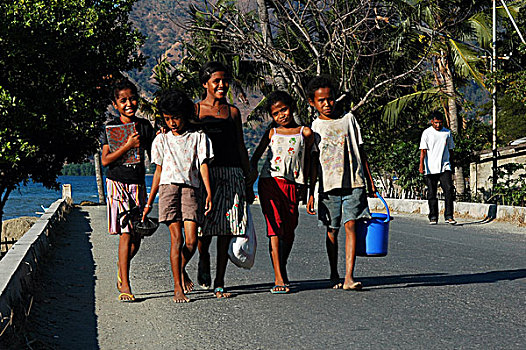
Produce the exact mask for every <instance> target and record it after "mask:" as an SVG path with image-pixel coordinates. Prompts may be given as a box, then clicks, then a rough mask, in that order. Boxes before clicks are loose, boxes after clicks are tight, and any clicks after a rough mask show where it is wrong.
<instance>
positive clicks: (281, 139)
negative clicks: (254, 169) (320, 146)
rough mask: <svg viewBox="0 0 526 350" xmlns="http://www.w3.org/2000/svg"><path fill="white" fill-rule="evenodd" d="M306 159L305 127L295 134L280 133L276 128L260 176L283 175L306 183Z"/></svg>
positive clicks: (290, 179)
mask: <svg viewBox="0 0 526 350" xmlns="http://www.w3.org/2000/svg"><path fill="white" fill-rule="evenodd" d="M304 159H305V140H304V139H303V127H301V129H300V131H299V133H297V134H293V135H285V134H278V131H277V130H276V128H274V134H273V135H272V138H271V139H270V144H269V147H268V153H267V159H266V160H265V163H264V164H263V168H261V174H260V177H261V178H268V177H282V178H285V179H287V180H289V181H292V182H295V183H297V184H305V179H304V169H303V168H304V166H305V162H304Z"/></svg>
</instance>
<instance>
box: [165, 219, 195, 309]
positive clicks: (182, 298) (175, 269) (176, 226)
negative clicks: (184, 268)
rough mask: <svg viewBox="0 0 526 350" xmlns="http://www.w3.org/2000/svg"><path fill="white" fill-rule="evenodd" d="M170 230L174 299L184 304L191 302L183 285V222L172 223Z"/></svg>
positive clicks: (169, 226)
mask: <svg viewBox="0 0 526 350" xmlns="http://www.w3.org/2000/svg"><path fill="white" fill-rule="evenodd" d="M168 228H169V230H170V239H171V245H170V263H171V265H172V274H173V278H174V297H173V300H174V301H175V302H176V303H184V302H188V301H190V299H188V298H187V297H186V295H184V291H183V286H182V284H181V260H182V248H183V232H182V223H181V221H172V222H171V223H170V224H169V225H168Z"/></svg>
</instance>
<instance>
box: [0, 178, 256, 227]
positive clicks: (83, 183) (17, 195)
mask: <svg viewBox="0 0 526 350" xmlns="http://www.w3.org/2000/svg"><path fill="white" fill-rule="evenodd" d="M152 180H153V176H152V175H146V189H147V191H148V193H150V189H151V186H152ZM57 182H58V183H59V184H60V186H62V185H63V184H70V185H71V192H72V196H73V202H74V203H76V204H79V203H80V202H82V201H92V202H96V203H98V202H99V196H98V192H97V180H96V177H95V176H59V177H58V179H57ZM104 183H106V181H105V180H104ZM254 190H255V191H256V193H257V182H256V183H255V184H254ZM104 191H106V189H104ZM61 197H62V189H61V188H60V189H59V190H53V189H47V188H45V187H44V186H42V184H39V183H34V182H32V181H29V182H28V183H27V184H26V185H23V184H20V186H19V188H18V189H16V190H14V191H13V192H11V194H10V195H9V199H8V200H7V203H6V206H5V208H4V215H3V218H2V220H8V219H12V218H17V217H20V216H40V215H41V214H42V212H44V208H48V207H49V206H50V205H51V204H52V203H53V202H55V201H56V200H57V199H60V198H61Z"/></svg>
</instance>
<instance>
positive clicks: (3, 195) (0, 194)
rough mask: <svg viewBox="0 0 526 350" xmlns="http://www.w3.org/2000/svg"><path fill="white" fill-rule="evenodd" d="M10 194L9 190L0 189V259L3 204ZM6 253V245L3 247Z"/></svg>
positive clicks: (0, 254) (0, 255) (0, 252)
mask: <svg viewBox="0 0 526 350" xmlns="http://www.w3.org/2000/svg"><path fill="white" fill-rule="evenodd" d="M10 194H11V189H10V188H5V187H3V186H2V187H1V188H0V258H1V257H2V256H3V253H2V244H1V243H2V233H3V232H2V222H3V219H4V208H5V203H6V202H7V198H9V195H10ZM5 248H6V253H7V245H6V246H5Z"/></svg>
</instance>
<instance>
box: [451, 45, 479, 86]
mask: <svg viewBox="0 0 526 350" xmlns="http://www.w3.org/2000/svg"><path fill="white" fill-rule="evenodd" d="M449 46H450V48H451V53H452V56H453V61H454V64H455V68H456V70H457V73H458V74H459V75H460V76H461V77H464V78H467V77H471V78H473V79H475V81H476V82H477V84H479V85H480V86H481V87H483V88H484V89H486V85H485V84H484V80H483V79H484V76H483V75H482V73H480V72H479V71H478V69H477V67H476V64H477V63H479V62H481V58H480V57H479V56H478V53H477V52H475V51H474V50H472V49H471V48H469V47H468V46H467V45H465V44H462V43H460V42H458V41H455V40H453V39H449Z"/></svg>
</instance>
